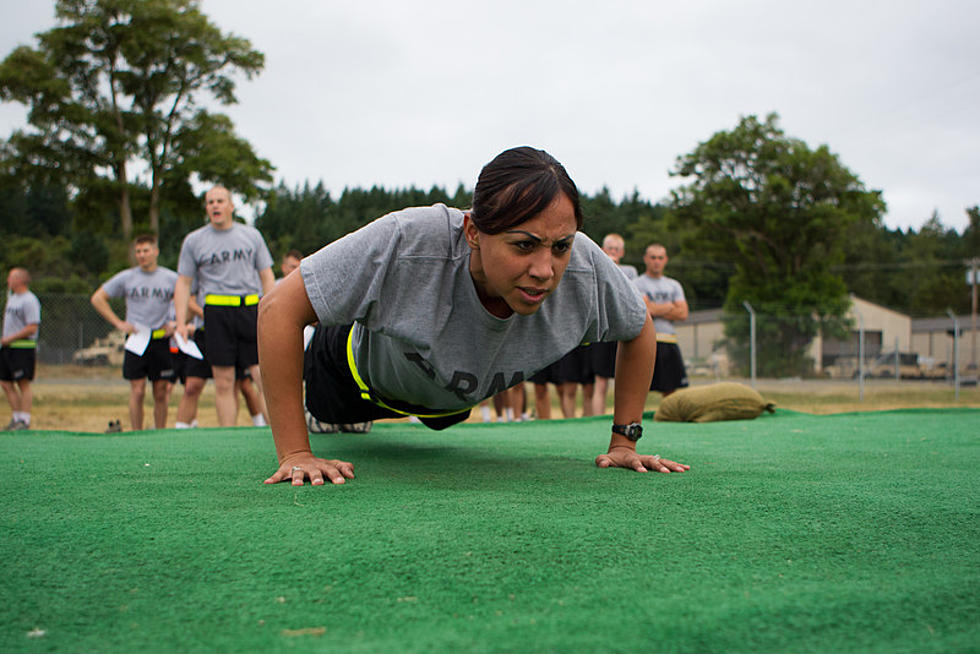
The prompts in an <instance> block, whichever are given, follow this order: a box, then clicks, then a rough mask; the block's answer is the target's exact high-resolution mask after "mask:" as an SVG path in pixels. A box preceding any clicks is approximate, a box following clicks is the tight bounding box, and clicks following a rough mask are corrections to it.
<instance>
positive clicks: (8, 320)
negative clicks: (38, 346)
mask: <svg viewBox="0 0 980 654" xmlns="http://www.w3.org/2000/svg"><path fill="white" fill-rule="evenodd" d="M40 322H41V302H40V301H39V300H38V299H37V296H36V295H34V294H33V293H31V292H30V291H24V292H23V293H8V294H7V306H6V308H5V309H4V312H3V338H7V337H8V336H12V335H14V334H16V333H17V332H19V331H20V330H22V329H23V328H24V327H27V326H28V325H34V324H40ZM40 331H41V330H37V331H35V332H34V334H33V335H31V336H28V338H29V339H30V340H32V341H37V335H38V333H39V332H40Z"/></svg>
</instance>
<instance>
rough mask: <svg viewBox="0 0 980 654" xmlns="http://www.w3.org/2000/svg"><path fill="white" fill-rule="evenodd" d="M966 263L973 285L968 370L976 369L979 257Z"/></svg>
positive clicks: (974, 370)
mask: <svg viewBox="0 0 980 654" xmlns="http://www.w3.org/2000/svg"><path fill="white" fill-rule="evenodd" d="M967 263H969V264H970V283H971V284H972V285H973V293H972V295H971V303H970V307H971V308H970V329H971V331H970V370H972V371H973V372H976V371H977V265H978V264H980V259H978V258H977V257H973V258H972V259H970V260H969V261H968V262H967Z"/></svg>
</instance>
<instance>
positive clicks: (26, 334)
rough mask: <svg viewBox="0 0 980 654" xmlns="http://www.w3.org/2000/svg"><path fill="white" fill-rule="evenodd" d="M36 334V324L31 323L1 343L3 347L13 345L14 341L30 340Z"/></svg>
mask: <svg viewBox="0 0 980 654" xmlns="http://www.w3.org/2000/svg"><path fill="white" fill-rule="evenodd" d="M36 333H37V323H32V324H30V325H27V326H26V327H24V328H23V329H21V330H20V331H17V332H15V333H13V334H11V335H10V336H8V337H7V338H5V339H3V343H4V345H7V344H8V343H13V342H14V341H19V340H21V339H25V338H30V337H32V336H34V334H36Z"/></svg>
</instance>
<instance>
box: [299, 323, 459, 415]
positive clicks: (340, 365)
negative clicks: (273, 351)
mask: <svg viewBox="0 0 980 654" xmlns="http://www.w3.org/2000/svg"><path fill="white" fill-rule="evenodd" d="M350 330H351V326H350V325H341V326H329V327H324V326H323V325H317V327H316V331H314V332H313V338H312V339H311V340H310V346H309V348H308V349H307V352H308V353H309V354H308V356H309V365H308V366H307V370H306V372H305V376H306V408H307V409H308V410H309V412H310V413H311V414H312V415H313V417H314V418H316V419H317V420H319V421H320V422H327V423H331V424H349V423H355V422H369V421H374V420H381V419H383V418H403V417H405V415H404V414H402V413H398V412H397V411H392V410H390V409H386V408H384V407H382V406H378V405H377V404H375V403H374V402H371V401H369V400H365V399H364V398H362V397H361V389H360V388H359V387H358V385H357V382H356V381H354V376H353V375H352V374H351V371H350V366H349V365H348V363H347V335H348V334H349V333H350ZM386 404H388V405H389V406H393V407H395V408H397V409H399V410H402V411H405V412H406V413H422V414H424V413H431V410H429V409H426V408H425V407H416V406H410V405H407V404H404V403H396V402H395V401H393V400H386ZM469 415H470V410H469V409H466V410H464V411H461V412H459V413H453V414H451V415H448V416H440V417H438V418H423V417H420V418H419V420H421V421H422V424H424V425H425V426H426V427H429V428H430V429H437V430H438V429H445V428H446V427H451V426H452V425H455V424H456V423H458V422H463V421H464V420H466V419H467V418H468V417H469Z"/></svg>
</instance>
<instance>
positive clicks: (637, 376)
mask: <svg viewBox="0 0 980 654" xmlns="http://www.w3.org/2000/svg"><path fill="white" fill-rule="evenodd" d="M656 356H657V333H656V330H655V329H654V327H653V321H652V320H651V319H650V317H649V316H648V317H647V320H646V323H645V324H644V325H643V329H642V330H641V331H640V334H639V335H638V336H637V337H636V338H634V339H633V340H631V341H623V342H621V343H620V344H619V348H618V350H617V353H616V386H615V392H614V402H615V405H614V409H613V422H614V423H615V424H618V425H626V424H629V423H632V422H641V420H642V418H643V409H644V407H645V406H646V399H647V394H648V393H649V390H650V380H651V379H652V378H653V364H654V361H655V359H656ZM609 446H610V447H617V446H626V447H630V448H635V446H636V444H635V443H633V442H632V441H630V440H628V439H626V438H625V437H624V436H621V435H619V434H613V435H612V440H611V441H610V444H609Z"/></svg>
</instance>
